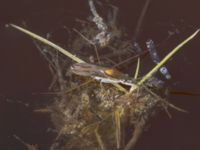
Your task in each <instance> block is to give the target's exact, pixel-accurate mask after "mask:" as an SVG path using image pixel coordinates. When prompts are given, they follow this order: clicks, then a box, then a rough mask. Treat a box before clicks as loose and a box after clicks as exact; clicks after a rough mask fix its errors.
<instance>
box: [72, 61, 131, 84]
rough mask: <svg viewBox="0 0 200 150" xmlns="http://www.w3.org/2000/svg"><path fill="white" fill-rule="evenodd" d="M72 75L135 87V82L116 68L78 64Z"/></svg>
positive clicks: (74, 65)
mask: <svg viewBox="0 0 200 150" xmlns="http://www.w3.org/2000/svg"><path fill="white" fill-rule="evenodd" d="M70 70H71V71H72V73H74V74H77V75H80V76H89V77H93V78H94V79H96V80H98V81H100V82H103V83H121V84H124V85H129V86H132V85H133V80H132V79H131V78H130V77H129V76H128V75H126V74H124V73H122V72H120V71H118V70H117V69H115V68H109V67H102V66H98V65H94V64H89V63H76V64H73V65H72V66H71V68H70Z"/></svg>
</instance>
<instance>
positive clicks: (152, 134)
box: [0, 0, 200, 150]
mask: <svg viewBox="0 0 200 150" xmlns="http://www.w3.org/2000/svg"><path fill="white" fill-rule="evenodd" d="M105 1H106V0H105ZM144 2H145V1H144V0H142V1H141V0H134V1H133V0H123V1H119V0H113V5H116V6H117V7H119V17H118V20H119V25H120V26H124V28H125V30H126V31H127V32H128V37H130V38H131V37H132V36H133V34H134V29H135V26H136V23H137V19H138V16H139V14H140V12H141V9H142V7H143V5H144ZM199 3H200V2H199V1H198V0H196V1H195V0H191V1H184V2H183V1H181V0H174V1H173V0H169V1H160V0H152V1H151V4H150V6H149V9H148V12H147V15H146V17H145V20H144V24H143V26H142V30H141V31H142V32H141V34H140V36H139V41H140V44H141V45H142V47H145V42H146V41H147V39H149V38H151V39H153V40H154V42H155V43H157V44H158V45H159V44H160V45H159V50H158V53H159V55H160V56H161V57H164V56H165V55H166V54H167V53H168V52H169V51H170V50H171V49H172V48H174V47H175V46H176V45H177V44H178V43H180V42H181V41H182V40H184V39H185V38H186V37H188V36H189V35H191V34H192V33H193V32H194V31H195V30H196V29H197V28H199V26H200V21H199V14H200V11H199V5H200V4H199ZM0 11H1V13H0V18H1V19H0V20H1V22H0V43H1V44H0V51H1V55H0V69H1V75H0V83H1V84H0V122H1V123H0V132H1V135H0V149H4V150H18V149H19V150H23V149H26V147H25V146H24V145H23V144H22V143H20V142H19V141H18V140H16V139H15V138H14V137H13V135H17V136H19V137H20V138H21V139H23V140H24V141H25V142H27V143H29V144H38V146H39V149H42V150H45V149H48V147H49V145H50V144H51V141H52V140H53V137H54V135H53V134H52V133H47V132H46V131H47V128H49V124H50V122H49V117H48V116H46V115H43V114H42V115H41V114H37V113H33V112H32V109H33V108H37V107H39V106H44V104H46V103H50V102H48V98H47V97H46V96H43V95H39V94H34V93H40V92H44V91H47V90H48V87H49V85H50V83H51V80H52V77H51V73H50V71H49V68H48V63H47V62H46V61H45V60H44V59H43V56H41V54H40V53H39V52H38V51H37V49H36V48H35V46H34V45H33V43H32V41H31V40H30V39H29V38H28V37H27V36H24V34H22V33H20V32H18V31H16V30H14V29H12V28H5V24H7V23H10V22H12V23H16V24H18V25H20V24H22V22H23V21H25V22H26V23H27V26H28V27H29V28H30V29H31V30H32V31H34V32H36V33H39V34H40V35H44V34H45V33H47V32H50V31H52V32H54V34H55V40H56V41H57V42H58V43H59V44H60V45H61V46H64V45H65V41H67V38H68V37H67V34H65V33H64V30H63V29H61V28H60V27H61V26H63V25H66V26H68V27H73V25H74V24H73V22H72V21H70V20H73V18H75V17H76V18H77V17H78V18H81V19H85V18H86V17H88V16H89V13H90V12H89V10H88V6H87V3H86V2H84V1H81V0H74V1H66V0H61V1H57V2H56V1H47V0H46V1H43V2H39V1H38V2H35V1H33V0H26V1H24V0H20V1H18V2H15V1H4V2H3V1H2V2H1V9H0ZM104 15H105V14H104ZM169 33H171V34H173V35H172V36H171V37H170V38H169V39H167V40H166V38H167V37H168V36H169ZM199 39H200V36H199V35H198V36H197V37H196V38H195V39H194V40H192V41H191V42H190V43H189V44H187V45H186V46H184V48H182V50H181V51H180V52H179V53H178V54H176V55H175V57H173V58H172V59H171V60H170V61H169V62H168V63H167V64H166V65H167V67H168V69H169V71H170V74H171V75H172V79H171V80H169V81H166V84H167V85H168V86H169V87H170V90H171V91H178V92H189V93H199V94H200V79H199V77H200V69H199V64H200V59H199V56H200V52H199V48H200V44H199V43H200V42H199ZM165 40H166V42H165ZM163 41H164V43H162V42H163ZM153 66H154V64H153V63H152V62H150V59H147V60H144V61H143V62H142V66H141V70H142V71H141V72H142V73H143V74H145V73H147V72H148V71H149V70H150V69H151V68H152V67H153ZM158 76H159V75H158ZM161 78H162V77H161ZM169 98H170V101H171V102H172V103H174V104H176V105H177V106H180V107H182V108H184V109H186V110H188V111H189V114H184V113H180V112H176V111H174V110H172V111H171V113H172V118H171V119H169V118H168V116H167V115H166V114H165V113H164V112H163V113H161V114H160V115H158V116H157V117H156V118H154V119H153V120H152V122H151V124H150V127H149V128H148V129H147V130H148V131H147V132H145V133H144V134H143V136H142V137H141V139H140V140H139V142H138V144H137V146H136V149H137V150H149V149H154V150H160V149H162V150H179V149H180V150H189V149H191V150H192V149H195V150H197V149H200V142H199V139H200V128H199V127H200V115H199V114H200V109H199V108H200V96H198V95H196V96H194V95H189V94H186V95H185V94H182V95H181V94H179V95H177V94H172V95H170V97H169Z"/></svg>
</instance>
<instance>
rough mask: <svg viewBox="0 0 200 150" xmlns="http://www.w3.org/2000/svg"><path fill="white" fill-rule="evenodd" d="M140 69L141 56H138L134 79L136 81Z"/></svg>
mask: <svg viewBox="0 0 200 150" xmlns="http://www.w3.org/2000/svg"><path fill="white" fill-rule="evenodd" d="M139 69H140V57H138V61H137V67H136V70H135V75H134V80H135V81H136V80H137V78H138V73H139Z"/></svg>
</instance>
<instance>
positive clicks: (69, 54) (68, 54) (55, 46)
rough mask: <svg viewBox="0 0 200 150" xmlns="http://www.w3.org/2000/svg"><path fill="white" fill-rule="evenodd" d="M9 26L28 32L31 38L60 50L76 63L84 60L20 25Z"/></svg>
mask: <svg viewBox="0 0 200 150" xmlns="http://www.w3.org/2000/svg"><path fill="white" fill-rule="evenodd" d="M10 26H12V27H13V28H15V29H17V30H20V31H21V32H23V33H25V34H28V35H29V36H31V37H32V38H34V39H37V40H38V41H40V42H42V43H44V44H47V45H49V46H51V47H52V48H55V49H56V50H58V51H59V52H61V53H62V54H64V55H65V56H67V57H69V58H71V59H72V60H74V61H76V62H78V63H83V62H84V61H83V60H82V59H80V58H78V57H76V56H75V55H73V54H71V53H70V52H68V51H67V50H65V49H64V48H62V47H60V46H58V45H56V44H54V43H53V42H51V41H49V40H47V39H45V38H43V37H41V36H39V35H37V34H35V33H33V32H31V31H28V30H26V29H24V28H22V27H19V26H17V25H14V24H10Z"/></svg>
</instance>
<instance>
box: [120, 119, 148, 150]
mask: <svg viewBox="0 0 200 150" xmlns="http://www.w3.org/2000/svg"><path fill="white" fill-rule="evenodd" d="M145 124H146V121H145V119H144V118H142V119H141V120H140V121H139V122H138V123H137V124H136V125H135V129H134V132H133V136H132V138H131V139H130V141H129V142H128V144H127V145H126V146H125V148H124V149H123V150H133V148H134V146H135V145H136V143H137V141H138V139H139V138H140V136H141V135H142V132H143V128H144V126H145Z"/></svg>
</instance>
